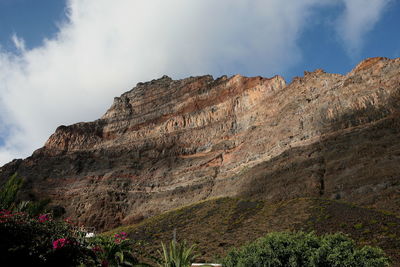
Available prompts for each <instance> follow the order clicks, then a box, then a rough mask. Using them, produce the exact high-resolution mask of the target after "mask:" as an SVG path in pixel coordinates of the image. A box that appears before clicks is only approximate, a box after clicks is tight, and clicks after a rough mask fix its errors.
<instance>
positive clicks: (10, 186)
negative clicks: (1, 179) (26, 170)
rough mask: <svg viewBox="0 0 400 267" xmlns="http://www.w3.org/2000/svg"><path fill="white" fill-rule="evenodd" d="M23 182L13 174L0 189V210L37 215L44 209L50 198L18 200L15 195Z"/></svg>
mask: <svg viewBox="0 0 400 267" xmlns="http://www.w3.org/2000/svg"><path fill="white" fill-rule="evenodd" d="M23 184H24V180H23V179H22V178H20V177H18V176H17V174H14V175H13V176H11V177H10V178H9V179H8V180H7V182H6V183H5V184H4V185H3V187H2V188H1V189H0V210H10V211H14V212H25V213H29V214H30V215H32V216H36V215H39V214H41V213H44V212H45V211H46V207H47V205H48V204H49V203H50V199H44V200H39V201H34V202H33V201H18V200H17V195H18V192H19V190H20V189H21V187H22V186H23Z"/></svg>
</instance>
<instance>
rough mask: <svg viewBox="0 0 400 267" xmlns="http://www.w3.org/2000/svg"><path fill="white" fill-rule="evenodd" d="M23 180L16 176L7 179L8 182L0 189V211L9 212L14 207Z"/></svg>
mask: <svg viewBox="0 0 400 267" xmlns="http://www.w3.org/2000/svg"><path fill="white" fill-rule="evenodd" d="M23 183H24V180H23V179H22V178H19V177H17V174H14V175H13V176H11V177H10V179H8V181H7V182H6V183H5V184H4V185H3V187H2V188H1V189H0V210H3V209H6V210H9V209H11V207H12V206H13V205H14V203H15V200H16V198H17V194H18V191H19V189H20V188H21V187H22V185H23Z"/></svg>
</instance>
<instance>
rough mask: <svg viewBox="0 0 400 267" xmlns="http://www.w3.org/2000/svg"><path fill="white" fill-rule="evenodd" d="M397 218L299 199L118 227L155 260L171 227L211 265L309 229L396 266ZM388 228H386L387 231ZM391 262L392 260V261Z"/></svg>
mask: <svg viewBox="0 0 400 267" xmlns="http://www.w3.org/2000/svg"><path fill="white" fill-rule="evenodd" d="M399 225H400V219H399V218H397V217H396V216H392V215H388V214H385V213H381V212H378V211H375V210H371V209H366V208H361V207H357V206H355V205H353V204H348V203H345V202H343V201H332V200H325V199H311V198H300V199H293V200H288V201H284V202H279V203H269V202H266V201H259V200H257V201H256V200H251V199H239V198H218V199H212V200H207V201H202V202H198V203H195V204H192V205H189V206H186V207H183V208H180V209H176V210H172V211H169V212H167V213H164V214H161V215H158V216H155V217H152V218H149V219H147V220H144V221H143V222H141V223H139V224H136V225H130V226H124V227H119V228H117V229H114V230H112V231H109V232H107V233H104V234H106V235H112V234H113V233H115V232H121V231H125V232H127V233H128V234H129V236H130V238H132V239H133V240H138V241H141V242H142V244H144V245H143V246H142V247H141V248H144V249H145V250H146V253H147V254H148V255H153V256H157V250H160V248H161V242H164V243H166V242H168V241H170V240H171V239H172V237H173V232H174V229H176V233H177V239H178V241H183V240H186V241H187V242H188V243H189V244H196V247H197V252H199V254H200V256H199V257H198V258H197V259H196V261H197V262H215V259H217V258H221V257H224V256H225V254H226V253H227V251H228V250H229V249H231V248H232V247H239V246H241V245H244V244H246V243H248V242H251V241H253V240H255V239H257V238H259V237H261V236H263V235H265V234H266V233H268V232H275V231H292V230H303V231H315V232H316V233H317V234H324V233H332V232H344V233H346V234H348V235H350V236H351V237H352V238H353V239H355V240H356V241H358V242H359V243H360V244H362V245H366V244H370V245H374V246H380V247H382V248H383V249H384V250H386V251H387V253H388V254H389V255H390V256H392V257H393V259H394V260H397V261H399V262H400V256H399V255H400V244H399V243H398V240H397V239H398V238H397V237H398V236H400V229H399ZM389 228H390V229H389ZM395 262H396V261H395Z"/></svg>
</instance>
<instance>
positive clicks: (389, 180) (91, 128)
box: [0, 58, 400, 230]
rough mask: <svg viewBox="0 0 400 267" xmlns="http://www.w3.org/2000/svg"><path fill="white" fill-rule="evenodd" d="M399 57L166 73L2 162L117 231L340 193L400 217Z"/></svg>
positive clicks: (57, 200) (36, 189)
mask: <svg viewBox="0 0 400 267" xmlns="http://www.w3.org/2000/svg"><path fill="white" fill-rule="evenodd" d="M399 74H400V58H397V59H393V60H391V59H387V58H371V59H367V60H364V61H363V62H361V63H360V64H359V65H357V66H356V67H355V68H354V70H352V71H351V72H350V73H348V74H346V75H339V74H329V73H325V72H324V71H322V70H316V71H314V72H305V75H304V77H301V78H295V79H294V80H293V82H292V83H290V84H289V85H287V84H286V83H285V81H284V79H283V78H282V77H280V76H275V77H272V78H263V77H250V78H249V77H243V76H240V75H235V76H232V77H229V78H228V77H226V76H223V77H220V78H218V79H214V78H213V77H211V76H201V77H189V78H186V79H182V80H172V79H171V78H169V77H166V76H164V77H162V78H161V79H158V80H153V81H150V82H147V83H139V84H137V86H136V87H134V88H133V89H132V90H130V91H128V92H126V93H124V94H122V95H121V96H120V97H117V98H115V99H114V103H113V104H112V106H111V107H110V109H109V110H108V111H107V112H106V113H105V114H104V116H102V117H101V118H100V119H98V120H96V121H93V122H88V123H77V124H74V125H70V126H60V127H58V128H57V130H56V131H55V133H54V134H53V135H52V136H51V137H50V138H49V139H48V141H47V142H46V144H45V145H44V147H42V148H41V149H39V150H37V151H35V152H34V153H33V154H32V156H31V157H29V158H27V159H24V160H14V161H13V162H10V163H9V164H7V165H5V166H3V167H2V168H0V184H1V183H2V182H4V181H5V180H6V179H7V178H8V177H10V176H11V175H12V174H14V173H15V172H18V174H19V175H20V176H22V177H24V178H26V179H27V183H25V186H26V187H25V190H26V192H27V193H29V194H26V195H27V197H30V198H51V199H52V200H53V202H52V203H53V204H54V205H60V206H63V207H64V208H65V210H66V213H67V214H66V216H72V217H75V218H76V219H77V220H78V221H79V222H80V223H83V224H85V225H87V226H94V227H96V229H97V230H104V229H111V228H113V227H116V226H119V225H122V224H131V223H134V222H138V221H140V220H142V219H143V218H147V217H150V216H154V215H157V214H160V213H162V212H164V211H167V210H170V209H174V208H179V207H182V206H184V205H189V204H191V203H196V202H198V201H201V200H207V199H211V198H216V197H226V196H233V197H235V196H243V197H250V198H254V197H256V198H257V199H263V200H265V201H269V202H270V203H271V204H273V203H277V202H280V201H284V200H289V199H294V198H299V197H321V198H327V199H341V200H344V201H348V202H352V203H356V204H358V205H361V206H364V207H375V208H378V209H384V210H389V211H392V212H394V213H396V214H400V208H399V207H400V205H399V204H400V202H399V201H400V193H399V191H400V183H399V181H400V179H399V173H400V164H399V163H400V143H399V142H398V140H399V139H400V116H399V115H400V104H399V103H400V75H399Z"/></svg>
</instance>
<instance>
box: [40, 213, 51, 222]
mask: <svg viewBox="0 0 400 267" xmlns="http://www.w3.org/2000/svg"><path fill="white" fill-rule="evenodd" d="M48 220H50V218H49V215H47V214H42V215H40V216H39V218H38V221H39V222H41V223H43V222H47V221H48Z"/></svg>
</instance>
